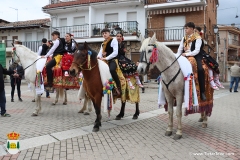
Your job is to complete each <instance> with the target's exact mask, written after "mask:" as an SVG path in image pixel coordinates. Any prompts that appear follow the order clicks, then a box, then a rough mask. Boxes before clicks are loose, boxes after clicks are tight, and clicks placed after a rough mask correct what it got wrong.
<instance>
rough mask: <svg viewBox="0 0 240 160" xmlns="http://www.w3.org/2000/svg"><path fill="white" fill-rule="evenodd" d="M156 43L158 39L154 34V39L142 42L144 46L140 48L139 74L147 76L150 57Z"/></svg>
mask: <svg viewBox="0 0 240 160" xmlns="http://www.w3.org/2000/svg"><path fill="white" fill-rule="evenodd" d="M156 41H157V39H156V34H155V33H154V34H153V36H152V38H151V37H149V38H146V39H143V40H142V46H141V48H140V53H141V54H140V60H139V63H138V68H137V71H138V73H139V74H147V72H148V70H149V66H150V57H151V55H152V50H153V47H154V44H155V43H156Z"/></svg>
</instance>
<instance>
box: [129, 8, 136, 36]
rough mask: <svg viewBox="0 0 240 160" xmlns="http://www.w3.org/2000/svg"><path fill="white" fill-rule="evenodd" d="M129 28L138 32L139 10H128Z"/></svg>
mask: <svg viewBox="0 0 240 160" xmlns="http://www.w3.org/2000/svg"><path fill="white" fill-rule="evenodd" d="M127 21H128V22H127V28H128V31H132V32H136V31H137V24H136V21H137V12H128V13H127Z"/></svg>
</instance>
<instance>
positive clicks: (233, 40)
mask: <svg viewBox="0 0 240 160" xmlns="http://www.w3.org/2000/svg"><path fill="white" fill-rule="evenodd" d="M228 44H229V45H234V46H240V41H239V40H236V39H229V40H228Z"/></svg>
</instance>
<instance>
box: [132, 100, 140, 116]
mask: <svg viewBox="0 0 240 160" xmlns="http://www.w3.org/2000/svg"><path fill="white" fill-rule="evenodd" d="M139 113H140V111H139V103H138V102H137V103H136V111H135V114H134V115H133V118H132V119H138V116H139Z"/></svg>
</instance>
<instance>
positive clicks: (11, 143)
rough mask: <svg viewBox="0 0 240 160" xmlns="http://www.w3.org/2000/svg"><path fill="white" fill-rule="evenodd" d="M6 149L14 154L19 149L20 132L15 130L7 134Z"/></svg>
mask: <svg viewBox="0 0 240 160" xmlns="http://www.w3.org/2000/svg"><path fill="white" fill-rule="evenodd" d="M7 137H8V140H7V150H8V152H9V153H10V154H16V153H18V151H19V148H20V144H19V140H18V139H19V137H20V134H19V133H16V132H11V133H8V134H7Z"/></svg>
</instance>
